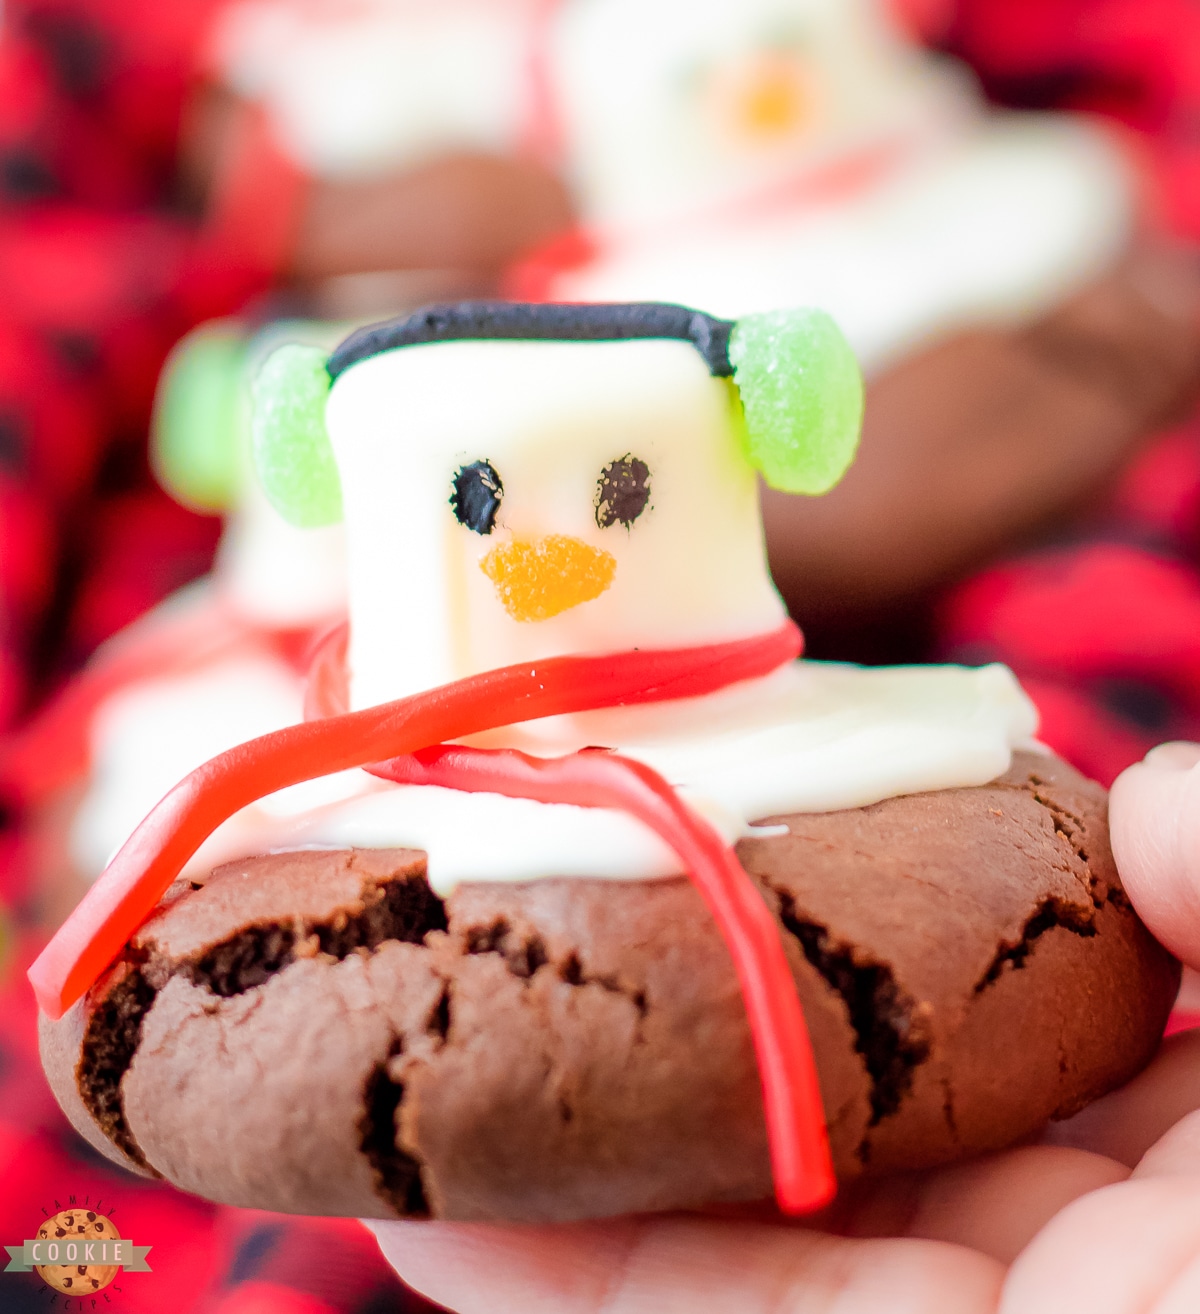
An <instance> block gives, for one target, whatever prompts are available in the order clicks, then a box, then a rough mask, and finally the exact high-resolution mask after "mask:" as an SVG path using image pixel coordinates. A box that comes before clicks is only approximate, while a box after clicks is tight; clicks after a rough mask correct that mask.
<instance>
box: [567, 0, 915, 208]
mask: <svg viewBox="0 0 1200 1314" xmlns="http://www.w3.org/2000/svg"><path fill="white" fill-rule="evenodd" d="M924 62H925V61H921V60H920V58H919V56H918V55H917V53H916V52H915V51H913V50H912V49H911V48H910V47H909V46H908V44H907V43H906V42H905V41H904V39H903V38H902V37H901V36H900V34H899V33H898V32H897V31H896V30H895V28H894V27H893V26H892V24H891V22H890V21H889V19H888V17H887V15H886V13H885V11H884V9H883V6H882V5H881V4H879V3H876V2H875V0H568V3H566V4H565V6H564V8H563V11H562V16H561V20H560V22H559V25H558V28H557V32H556V44H555V66H556V72H557V78H558V81H557V86H558V91H559V95H560V97H561V99H562V102H563V108H564V117H565V120H566V124H567V129H568V137H569V139H570V143H571V150H572V154H573V157H574V164H575V166H576V169H577V172H578V175H579V177H578V181H579V183H580V185H581V187H582V189H583V194H584V196H585V199H586V201H587V203H588V205H589V208H590V209H591V211H592V217H593V218H594V219H595V220H596V221H599V222H602V223H603V222H606V221H611V222H617V223H620V222H623V221H639V220H645V219H652V218H661V217H664V216H666V215H668V214H671V213H673V212H675V211H677V210H679V209H680V208H686V207H687V206H690V205H696V204H702V203H705V202H712V201H713V200H715V199H718V198H719V197H721V196H728V195H730V194H736V193H737V192H738V191H739V190H740V189H744V188H752V187H755V186H762V185H764V184H766V183H768V182H769V181H770V180H772V179H778V178H780V177H785V176H787V175H789V174H795V173H796V172H797V171H798V170H801V169H803V168H804V167H812V166H815V165H816V164H819V163H821V162H823V161H825V160H827V159H829V158H831V157H833V156H836V154H837V152H839V151H841V150H845V149H852V148H853V147H855V146H856V145H862V144H864V141H866V140H869V139H871V138H872V137H873V136H875V135H878V134H881V133H888V132H893V131H895V129H896V126H897V121H898V120H899V119H900V118H902V117H904V110H903V109H902V108H901V105H902V103H903V102H905V101H912V100H913V99H914V97H915V98H917V99H921V98H922V97H924V96H926V95H927V94H928V91H927V85H928V83H929V80H930V75H929V71H928V69H927V68H926V67H923V64H924Z"/></svg>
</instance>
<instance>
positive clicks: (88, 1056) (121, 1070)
mask: <svg viewBox="0 0 1200 1314" xmlns="http://www.w3.org/2000/svg"><path fill="white" fill-rule="evenodd" d="M126 966H127V968H128V972H127V974H126V976H125V978H124V980H122V981H120V982H118V984H117V985H115V986H114V987H113V988H112V989H111V990H110V991H109V992H108V994H107V995H106V996H105V997H104V999H103V1001H102V1002H101V1003H100V1004H99V1006H98V1007H97V1008H96V1009H95V1011H94V1012H93V1013H92V1016H91V1017H90V1018H89V1019H88V1024H87V1028H86V1030H85V1031H84V1036H83V1044H82V1047H81V1049H80V1055H79V1064H78V1066H77V1068H76V1082H77V1086H78V1090H79V1096H80V1099H82V1100H83V1103H84V1105H85V1106H86V1108H87V1109H88V1112H89V1113H91V1115H92V1117H93V1118H94V1119H95V1120H96V1122H97V1123H98V1124H99V1126H100V1129H101V1130H102V1131H103V1132H104V1134H105V1135H106V1136H107V1137H108V1139H109V1140H110V1141H111V1142H112V1143H113V1144H114V1145H115V1146H116V1147H117V1149H118V1150H120V1151H121V1152H122V1154H124V1155H126V1156H127V1157H128V1158H129V1159H132V1160H133V1162H134V1163H136V1164H138V1165H139V1167H142V1168H144V1169H146V1170H147V1171H148V1172H152V1173H154V1175H155V1176H156V1177H157V1176H158V1173H157V1172H155V1170H154V1168H153V1167H152V1166H151V1165H150V1164H149V1163H148V1162H147V1161H146V1156H145V1155H144V1154H143V1153H142V1150H141V1147H140V1146H139V1145H138V1143H137V1140H136V1138H135V1137H134V1135H133V1132H132V1131H131V1130H130V1127H129V1124H128V1122H127V1121H126V1119H125V1102H124V1100H123V1098H122V1096H121V1079H122V1078H123V1077H124V1076H125V1073H126V1071H127V1070H128V1068H129V1065H130V1064H131V1063H132V1062H133V1056H134V1054H136V1053H137V1050H138V1046H139V1045H140V1044H141V1041H142V1025H143V1023H144V1022H145V1019H146V1014H147V1013H148V1012H149V1011H150V1005H151V1004H153V1003H154V998H155V995H156V994H157V993H158V992H157V991H156V990H155V988H154V987H153V986H152V985H151V984H150V982H149V981H147V980H146V977H145V975H144V973H143V971H142V964H141V962H138V961H136V959H134V958H131V959H130V960H127V964H126Z"/></svg>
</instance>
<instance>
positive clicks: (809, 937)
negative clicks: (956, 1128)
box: [772, 887, 930, 1161]
mask: <svg viewBox="0 0 1200 1314" xmlns="http://www.w3.org/2000/svg"><path fill="white" fill-rule="evenodd" d="M772 888H773V887H772ZM775 894H776V896H777V898H778V899H779V917H780V920H781V921H782V922H783V926H784V929H785V930H786V931H787V932H788V933H789V934H790V935H791V936H792V937H793V938H794V939H795V940H796V942H797V944H798V945H799V946H800V949H801V951H802V952H803V954H804V956H805V958H806V959H807V960H808V961H809V963H811V964H812V966H813V967H815V968H816V970H817V971H818V972H820V974H821V976H822V977H824V979H825V981H826V982H827V983H828V984H829V985H830V986H831V987H832V988H833V989H834V990H835V991H836V992H837V993H838V994H839V995H840V996H841V998H842V1001H843V1002H844V1003H845V1005H846V1011H847V1012H848V1014H849V1016H850V1025H851V1027H853V1029H854V1037H855V1041H854V1047H855V1049H856V1050H857V1051H858V1053H859V1054H860V1055H862V1058H863V1062H864V1064H865V1065H866V1069H867V1076H868V1078H869V1079H870V1082H871V1089H870V1093H869V1100H870V1106H871V1117H870V1121H869V1122H868V1124H867V1125H868V1127H876V1126H878V1125H879V1124H880V1123H881V1122H882V1121H883V1120H884V1119H885V1118H887V1117H889V1116H890V1115H891V1114H893V1113H895V1112H896V1110H897V1109H899V1107H900V1104H901V1102H902V1101H903V1099H904V1097H905V1096H906V1095H907V1094H908V1092H909V1091H910V1090H911V1089H912V1083H913V1073H914V1072H915V1071H916V1069H917V1068H918V1067H919V1066H920V1065H921V1064H922V1063H924V1062H925V1060H926V1059H927V1058H928V1057H929V1050H930V1038H929V1035H928V1030H927V1027H926V1025H925V1022H924V1019H923V1018H922V1017H921V1015H920V1013H919V1010H918V1007H917V1002H916V1000H915V999H913V997H912V996H911V995H910V994H909V993H908V992H907V991H906V990H904V989H903V987H901V986H900V984H899V983H898V982H897V980H896V977H895V973H894V972H893V971H892V969H891V967H890V966H889V965H888V964H887V963H884V962H880V961H879V960H878V959H875V958H872V957H871V956H870V955H868V954H866V953H865V952H863V951H862V950H861V949H859V948H858V947H856V946H855V945H851V944H846V943H845V942H843V941H839V940H837V939H835V938H834V936H833V935H832V934H831V933H830V931H829V928H828V927H827V926H822V925H821V924H820V923H819V922H814V921H810V920H808V919H806V918H803V917H801V916H800V914H799V913H798V912H797V910H796V905H795V900H794V899H793V897H792V896H791V894H789V893H788V892H787V891H786V890H778V889H776V890H775ZM868 1153H869V1146H868V1143H867V1141H866V1140H865V1139H864V1141H863V1143H862V1145H860V1147H859V1156H860V1158H862V1159H863V1160H864V1161H865V1160H866V1157H867V1155H868Z"/></svg>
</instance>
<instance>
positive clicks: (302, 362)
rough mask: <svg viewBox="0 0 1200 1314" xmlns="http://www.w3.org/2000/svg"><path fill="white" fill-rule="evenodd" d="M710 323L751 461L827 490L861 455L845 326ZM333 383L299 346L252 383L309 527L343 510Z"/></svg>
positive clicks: (262, 473)
mask: <svg viewBox="0 0 1200 1314" xmlns="http://www.w3.org/2000/svg"><path fill="white" fill-rule="evenodd" d="M511 309H517V308H516V307H512V308H511ZM669 309H672V310H674V309H676V308H669ZM682 313H688V314H690V313H692V312H682ZM705 318H707V317H705ZM709 322H710V323H712V324H713V325H721V326H723V327H724V329H725V330H726V331H728V344H729V346H728V366H724V363H723V352H722V353H720V354H721V356H722V361H721V362H720V364H719V367H718V366H713V365H712V363H711V362H710V368H714V372H718V368H719V373H720V374H727V373H729V372H732V377H733V384H734V389H735V391H736V392H737V394H738V398H739V402H740V415H739V417H738V418H739V421H740V424H739V427H740V429H741V437H742V443H743V448H744V450H745V453H746V457H747V459H748V460H749V461H750V463H751V465H752V466H753V467H754V468H755V469H756V470H758V471H759V472H760V473H761V474H762V476H763V478H764V479H765V480H766V482H767V483H768V484H769V485H770V486H771V487H772V488H777V489H780V490H781V491H783V492H788V493H807V494H809V495H812V496H815V495H819V494H821V493H826V492H828V491H829V490H830V489H831V488H832V487H833V486H834V484H836V483H837V482H838V480H839V479H840V478H841V477H842V475H844V474H845V472H846V470H847V469H848V468H849V466H850V463H851V461H853V459H854V453H855V450H856V449H857V447H858V435H859V429H860V427H861V424H862V414H863V382H862V375H861V373H860V372H859V368H858V362H857V361H856V360H855V358H854V353H853V352H852V351H851V349H850V344H849V343H848V342H847V341H846V339H845V337H843V335H842V332H841V330H840V329H839V328H838V326H837V325H836V324H835V323H834V321H833V319H832V318H831V317H830V316H829V315H827V314H826V313H825V312H824V311H822V310H813V309H800V310H780V311H771V312H768V313H766V314H761V315H748V316H746V317H745V318H743V319H740V320H738V321H737V322H736V323H734V324H732V325H730V324H729V323H728V321H709ZM384 327H387V326H384ZM653 335H654V334H653V332H652V333H650V334H643V336H653ZM537 336H538V335H537V334H536V333H534V334H530V337H532V338H534V339H535V340H536V339H537ZM542 340H546V339H542ZM593 340H605V339H603V338H594V339H593ZM609 340H611V339H609ZM378 349H379V348H377V350H378ZM382 349H389V348H382ZM390 349H392V350H398V349H401V347H400V346H399V345H397V346H396V347H392V348H390ZM352 363H353V362H352ZM330 386H331V384H330V371H329V358H328V357H327V355H326V353H325V352H324V351H323V350H322V349H321V348H319V347H311V346H299V345H297V344H288V345H287V346H283V347H280V348H279V349H278V350H277V351H275V352H274V353H273V354H272V355H271V356H269V357H268V358H267V361H266V363H265V364H264V365H263V367H262V370H261V371H260V373H259V376H258V379H257V380H256V382H255V385H254V419H253V425H252V444H251V445H252V449H253V453H254V462H255V466H256V468H257V470H258V476H259V480H260V482H261V483H262V486H263V490H264V492H265V493H266V495H267V498H268V500H269V501H270V502H271V504H272V505H273V506H274V507H275V509H276V510H277V511H278V512H279V513H280V514H281V515H282V516H283V517H284V519H285V520H288V521H290V522H291V523H292V524H293V525H298V526H301V527H303V528H315V527H317V526H320V525H329V524H333V523H335V522H336V521H338V520H340V519H341V517H342V494H341V483H340V480H339V477H338V470H337V464H336V462H335V460H334V456H333V448H332V446H331V445H330V442H329V435H328V433H327V432H326V429H325V403H326V401H327V399H328V396H329V389H330Z"/></svg>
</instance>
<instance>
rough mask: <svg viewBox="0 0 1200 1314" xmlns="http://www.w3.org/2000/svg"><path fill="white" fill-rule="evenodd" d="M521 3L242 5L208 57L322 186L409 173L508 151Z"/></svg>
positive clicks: (225, 20)
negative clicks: (260, 109)
mask: <svg viewBox="0 0 1200 1314" xmlns="http://www.w3.org/2000/svg"><path fill="white" fill-rule="evenodd" d="M529 10H530V5H529V4H528V3H524V2H523V0H438V3H437V4H435V5H431V4H429V3H427V0H356V3H353V4H349V5H347V4H341V5H334V6H324V7H319V6H313V5H307V6H306V5H303V4H297V3H296V2H295V0H245V2H244V3H240V4H235V5H232V6H230V8H229V9H228V10H227V11H226V12H225V13H224V14H223V15H222V18H221V20H220V22H219V25H218V27H217V29H216V31H215V33H214V36H213V38H212V43H211V45H212V48H211V55H210V59H211V62H212V64H213V65H214V66H215V68H216V70H217V71H218V73H219V74H220V75H221V76H222V77H223V79H224V81H225V82H226V84H227V85H228V86H230V87H231V88H232V89H233V90H235V91H236V92H237V93H238V94H240V95H242V96H247V97H250V98H253V99H255V100H258V101H259V102H260V103H262V104H263V105H264V106H266V108H267V109H268V112H269V114H270V119H271V123H272V125H273V127H274V131H275V135H276V137H277V139H278V142H279V145H280V146H281V147H282V149H283V150H284V151H285V152H286V154H287V155H289V156H290V157H291V158H292V159H293V160H294V161H295V162H296V163H297V164H299V165H301V166H302V167H303V168H305V169H306V170H307V171H308V172H310V173H311V174H313V175H315V176H318V177H329V178H347V177H351V178H352V177H361V176H364V175H370V174H373V173H378V172H380V171H381V170H384V169H389V168H411V167H413V166H415V165H418V164H420V163H421V162H422V161H424V160H426V159H429V158H431V157H433V156H435V155H438V154H440V153H443V152H448V151H455V150H487V151H495V152H508V151H510V150H511V149H512V148H513V146H514V144H515V142H516V140H517V138H518V136H519V134H520V131H521V128H522V125H523V123H524V121H525V116H526V95H527V87H526V60H527V55H528V39H529Z"/></svg>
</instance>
